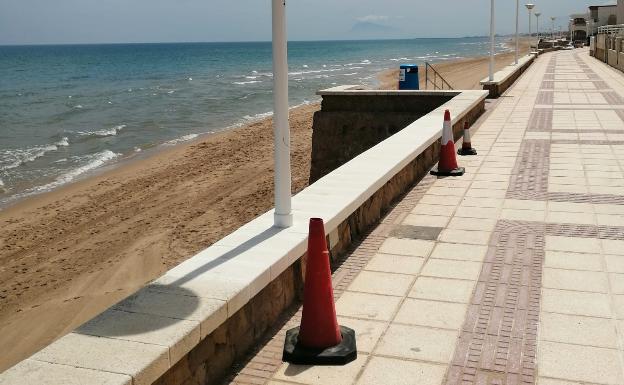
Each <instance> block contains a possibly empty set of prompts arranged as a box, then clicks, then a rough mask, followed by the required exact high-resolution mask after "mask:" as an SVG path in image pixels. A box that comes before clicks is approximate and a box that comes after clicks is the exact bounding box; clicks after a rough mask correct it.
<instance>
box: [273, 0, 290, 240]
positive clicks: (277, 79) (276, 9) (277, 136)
mask: <svg viewBox="0 0 624 385" xmlns="http://www.w3.org/2000/svg"><path fill="white" fill-rule="evenodd" d="M272 8H273V111H274V112H273V141H274V146H275V148H274V158H275V171H274V172H275V181H274V183H275V214H274V224H275V226H276V227H280V228H286V227H290V226H292V222H293V216H292V205H291V195H290V188H291V173H290V127H289V123H288V48H287V41H286V0H273V7H272Z"/></svg>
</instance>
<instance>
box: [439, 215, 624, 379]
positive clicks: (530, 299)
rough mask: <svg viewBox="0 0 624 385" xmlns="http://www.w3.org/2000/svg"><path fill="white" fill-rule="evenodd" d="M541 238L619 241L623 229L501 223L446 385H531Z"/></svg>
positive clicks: (495, 231)
mask: <svg viewBox="0 0 624 385" xmlns="http://www.w3.org/2000/svg"><path fill="white" fill-rule="evenodd" d="M546 236H564V237H577V238H596V239H609V240H624V227H609V226H591V225H576V224H560V223H542V222H526V221H509V220H501V221H498V222H497V225H496V228H495V230H494V233H493V234H492V238H491V240H490V243H489V244H490V247H489V249H488V253H487V254H486V258H485V260H484V263H483V268H482V270H481V274H480V276H479V280H478V283H477V286H476V288H475V290H474V293H473V297H472V301H471V304H470V308H469V310H468V315H467V317H466V322H465V323H464V326H463V328H462V333H461V335H460V337H459V343H458V346H457V350H456V351H455V356H454V358H453V361H452V362H451V368H450V370H449V373H448V376H447V384H448V385H451V384H464V385H468V384H492V385H497V384H501V385H502V384H506V385H516V384H534V383H535V379H536V369H537V366H536V349H537V327H538V323H539V309H540V297H541V286H542V268H543V263H544V254H545V250H544V246H545V237H546Z"/></svg>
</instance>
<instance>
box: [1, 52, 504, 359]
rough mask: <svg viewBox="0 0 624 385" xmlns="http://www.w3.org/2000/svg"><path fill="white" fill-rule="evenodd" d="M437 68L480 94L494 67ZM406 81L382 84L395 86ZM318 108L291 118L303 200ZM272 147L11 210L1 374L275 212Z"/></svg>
mask: <svg viewBox="0 0 624 385" xmlns="http://www.w3.org/2000/svg"><path fill="white" fill-rule="evenodd" d="M512 60H513V55H512V54H505V55H501V56H500V57H499V58H498V63H499V66H502V65H505V64H509V63H510V62H511V61H512ZM435 67H436V69H437V70H438V71H439V72H441V73H442V75H443V76H444V77H445V78H446V79H447V80H448V81H449V82H450V83H451V85H453V87H454V88H456V89H460V88H479V87H478V82H479V80H481V79H482V78H484V77H485V76H486V75H487V58H475V59H466V60H462V61H460V62H449V63H443V64H438V65H436V66H435ZM395 79H397V74H396V71H387V72H386V73H384V74H382V75H381V76H380V80H381V84H382V87H383V88H393V87H395V85H396V80H395ZM318 109H319V105H318V104H313V105H309V106H303V107H300V108H296V109H293V110H291V130H292V168H293V193H296V192H298V191H300V190H301V189H303V188H304V187H306V186H307V184H308V177H309V168H310V151H311V136H312V115H313V113H314V112H315V111H317V110H318ZM272 149H273V138H272V121H271V119H266V120H263V121H260V122H257V123H253V124H250V125H247V126H245V127H241V128H238V129H233V130H229V131H227V132H223V133H220V134H214V135H211V136H207V137H204V138H200V139H199V140H197V141H195V142H193V143H191V144H187V145H182V146H177V147H174V148H172V149H169V150H166V151H161V152H159V153H157V154H155V155H153V156H150V157H148V158H147V159H143V160H138V161H134V162H131V163H129V164H125V165H123V166H122V167H118V168H115V169H113V170H110V171H108V172H105V173H102V174H100V175H97V176H93V177H91V178H88V179H86V180H83V181H80V182H77V183H74V184H71V185H68V186H65V187H63V188H60V189H58V190H56V191H53V192H50V193H46V194H42V195H39V196H36V197H32V198H30V199H27V200H24V201H22V202H20V203H19V204H17V205H15V206H13V207H10V208H8V209H5V210H3V211H0V228H2V232H1V233H0V346H3V347H4V349H2V354H1V355H0V371H2V370H4V369H6V368H8V367H10V366H12V365H13V364H15V363H16V362H19V361H20V360H22V359H24V358H26V357H28V356H29V355H30V354H32V353H34V352H35V351H37V350H39V349H40V348H42V347H44V346H45V345H47V344H49V343H50V342H52V341H53V340H55V339H56V338H58V337H60V336H62V335H63V334H65V333H67V332H69V331H71V330H72V329H74V328H75V327H77V326H79V325H80V324H82V323H83V322H84V321H86V320H88V319H90V318H92V317H93V316H95V315H97V314H98V313H99V312H101V311H102V310H104V309H106V308H107V307H109V306H111V305H112V304H114V303H115V302H117V301H118V300H120V299H122V298H124V297H125V296H127V295H129V294H131V293H132V292H134V291H136V290H137V289H138V288H140V287H141V286H142V285H144V284H145V283H146V282H149V281H150V280H152V279H154V278H156V277H157V276H159V275H160V274H162V273H163V272H164V271H166V270H168V269H170V268H171V267H173V266H175V265H177V264H179V263H180V262H182V261H184V260H185V259H187V258H188V257H190V256H192V255H193V254H194V253H196V252H197V251H199V250H202V249H204V248H206V247H208V246H210V245H211V244H212V243H213V242H215V241H216V240H218V239H220V238H222V237H223V236H225V235H227V234H228V233H230V232H232V231H233V230H235V229H236V228H238V227H239V226H240V225H242V224H244V223H245V222H248V221H249V220H251V219H253V218H254V217H256V216H257V215H259V214H261V213H263V212H265V211H267V210H269V209H270V208H271V207H272V203H273V202H272V200H273V194H272V190H273V176H272V160H273V158H272V156H273V154H272V151H273V150H272ZM7 346H10V347H11V348H10V349H6V347H7Z"/></svg>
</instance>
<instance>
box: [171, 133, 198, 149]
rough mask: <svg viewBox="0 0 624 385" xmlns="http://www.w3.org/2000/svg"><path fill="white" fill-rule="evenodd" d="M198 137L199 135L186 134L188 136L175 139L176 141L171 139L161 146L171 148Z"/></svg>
mask: <svg viewBox="0 0 624 385" xmlns="http://www.w3.org/2000/svg"><path fill="white" fill-rule="evenodd" d="M198 136H199V134H188V135H184V136H181V137H179V138H176V139H172V140H169V141H166V142H165V143H163V144H164V145H165V146H173V145H175V144H178V143H182V142H188V141H189V140H193V139H195V138H197V137H198Z"/></svg>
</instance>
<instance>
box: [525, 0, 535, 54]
mask: <svg viewBox="0 0 624 385" xmlns="http://www.w3.org/2000/svg"><path fill="white" fill-rule="evenodd" d="M524 6H525V7H526V8H527V9H528V10H529V51H530V50H531V43H530V42H531V40H532V37H533V35H532V34H531V16H532V15H531V12H532V10H533V8H534V7H535V4H530V3H529V4H525V5H524Z"/></svg>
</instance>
